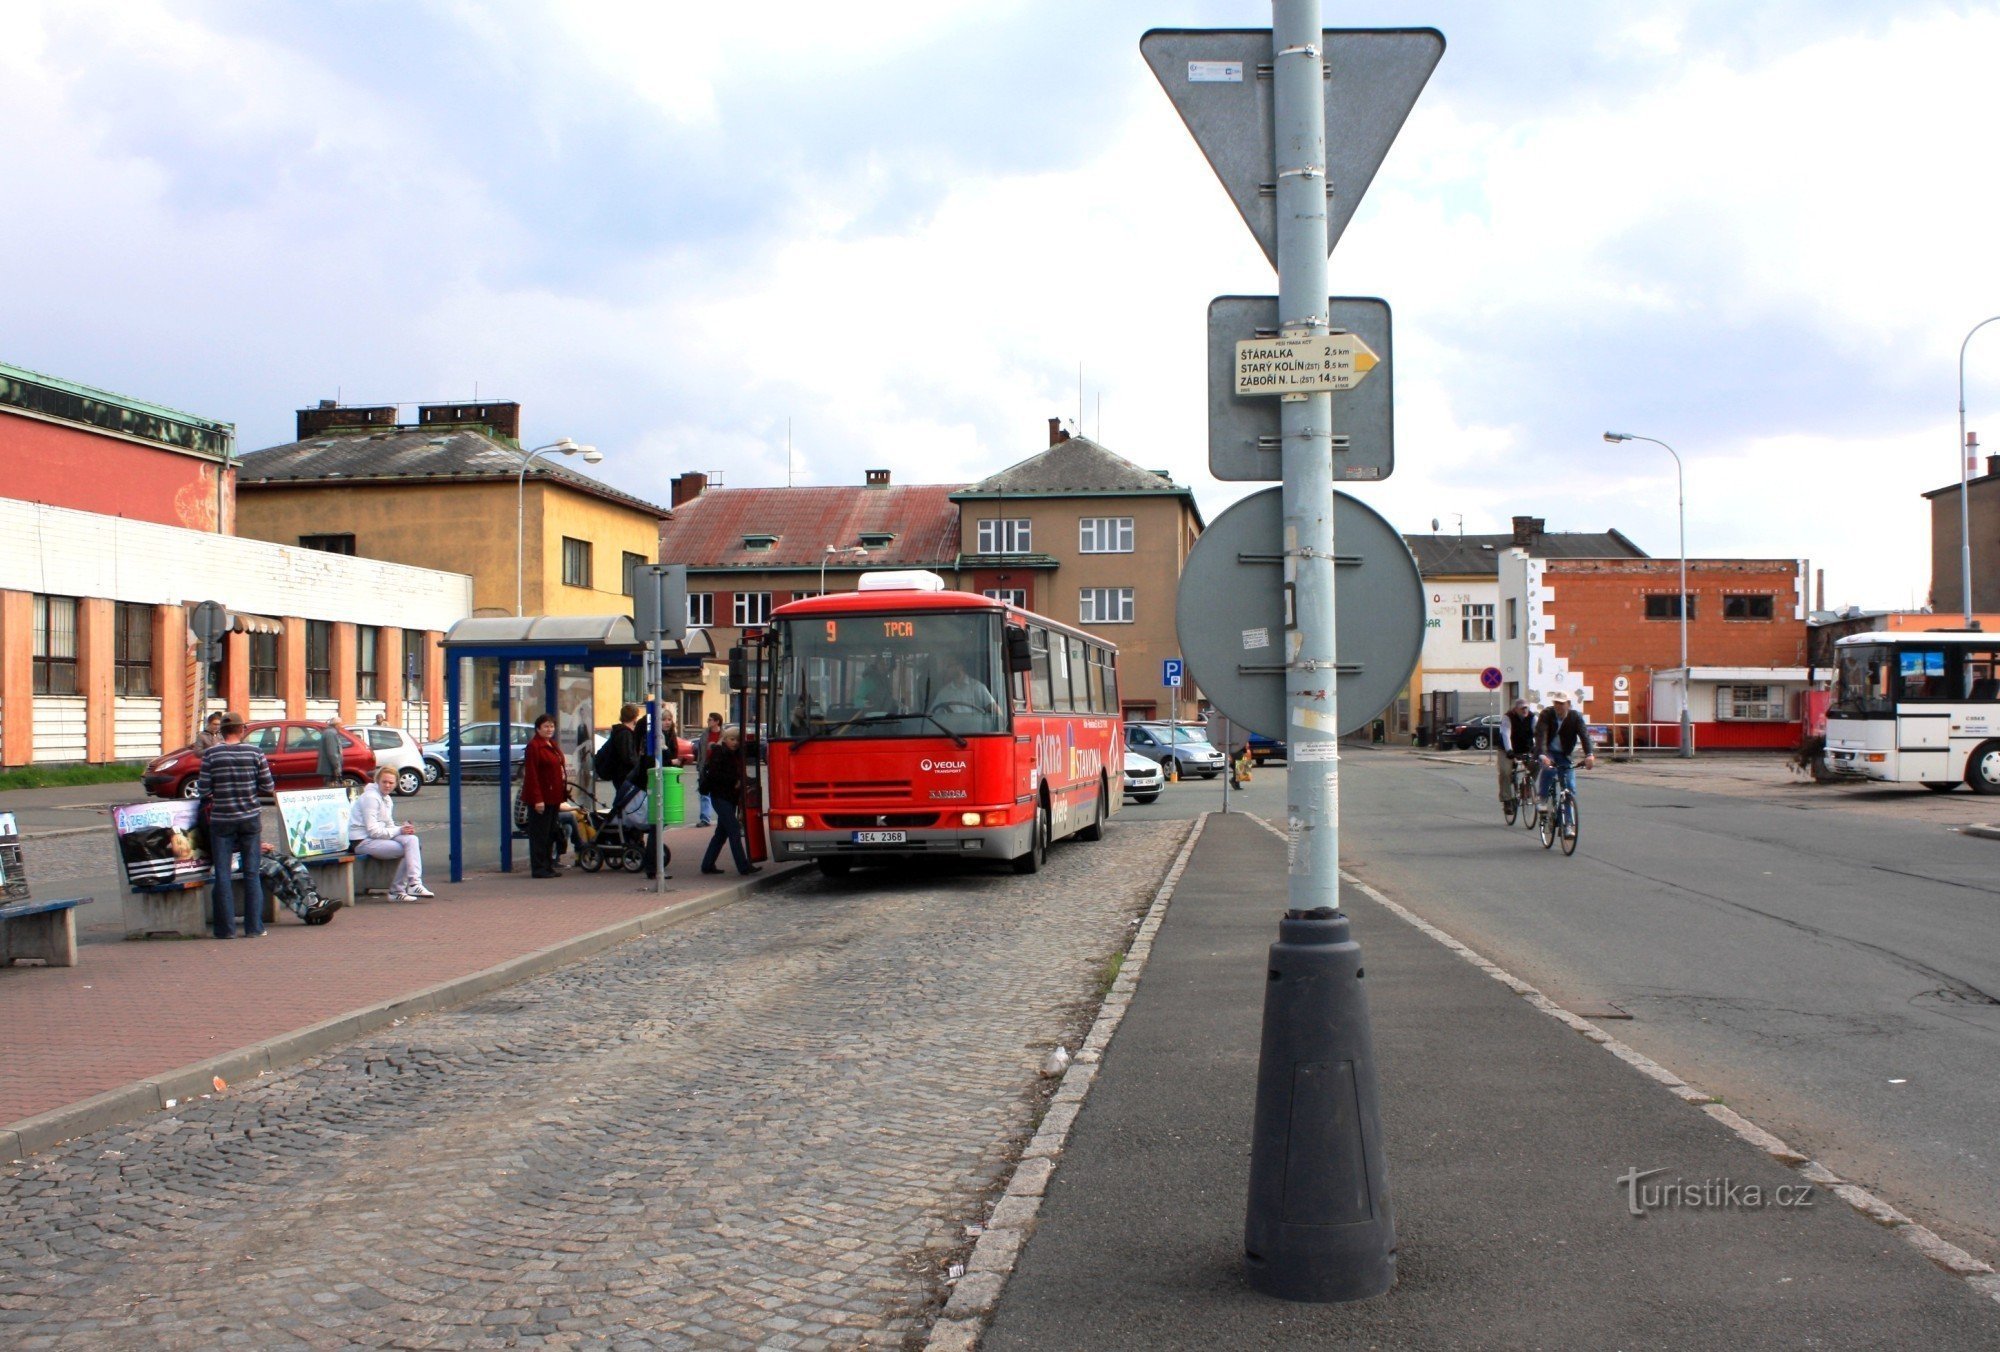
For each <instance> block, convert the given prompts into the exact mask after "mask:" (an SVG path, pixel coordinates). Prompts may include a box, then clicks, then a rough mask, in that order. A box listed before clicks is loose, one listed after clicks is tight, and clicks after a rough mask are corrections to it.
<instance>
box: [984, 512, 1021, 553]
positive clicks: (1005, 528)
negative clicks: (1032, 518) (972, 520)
mask: <svg viewBox="0 0 2000 1352" xmlns="http://www.w3.org/2000/svg"><path fill="white" fill-rule="evenodd" d="M1029 524H1030V523H1029V521H1028V519H1027V518H1026V517H1019V518H1007V519H1004V520H986V521H982V522H980V523H979V552H980V553H982V554H1025V553H1027V552H1028V551H1029V550H1031V549H1033V548H1034V532H1033V531H1032V530H1030V529H1029Z"/></svg>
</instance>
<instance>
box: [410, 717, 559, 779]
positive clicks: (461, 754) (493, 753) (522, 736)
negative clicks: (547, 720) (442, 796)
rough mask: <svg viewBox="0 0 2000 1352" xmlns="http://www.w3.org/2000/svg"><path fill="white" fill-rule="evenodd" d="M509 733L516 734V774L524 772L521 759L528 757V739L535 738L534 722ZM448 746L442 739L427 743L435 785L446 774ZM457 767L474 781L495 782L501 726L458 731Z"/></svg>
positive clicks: (481, 725) (512, 728)
mask: <svg viewBox="0 0 2000 1352" xmlns="http://www.w3.org/2000/svg"><path fill="white" fill-rule="evenodd" d="M508 731H510V732H512V733H513V734H514V736H513V742H514V750H513V752H512V753H511V754H510V755H509V756H508V761H509V763H510V766H511V768H512V769H513V772H514V773H515V774H516V775H517V776H518V775H519V774H520V773H521V757H522V756H524V755H525V754H527V747H528V739H529V738H530V737H533V736H534V735H535V725H534V724H532V723H515V724H513V725H511V726H510V727H509V729H508ZM448 747H449V744H448V743H446V742H445V741H444V740H442V739H440V740H438V741H435V742H425V743H424V764H425V767H426V771H427V777H428V778H429V779H430V780H431V782H432V783H436V782H437V781H438V780H439V779H442V778H443V777H444V776H445V775H446V774H448V773H450V771H449V769H448V768H447V766H448V762H447V760H446V753H447V751H448ZM458 764H459V769H460V771H461V772H462V773H463V774H464V775H465V776H466V777H467V778H472V779H492V778H494V777H495V776H496V775H498V774H499V772H500V725H499V724H498V723H467V724H466V725H465V726H464V727H461V728H460V729H459V730H458Z"/></svg>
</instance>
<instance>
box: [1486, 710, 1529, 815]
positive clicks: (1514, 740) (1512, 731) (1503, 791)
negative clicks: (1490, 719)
mask: <svg viewBox="0 0 2000 1352" xmlns="http://www.w3.org/2000/svg"><path fill="white" fill-rule="evenodd" d="M1493 732H1494V738H1493V748H1494V756H1495V758H1496V761H1497V769H1498V771H1499V774H1500V801H1501V802H1503V803H1511V802H1513V801H1514V762H1515V761H1517V760H1527V759H1528V758H1529V757H1531V756H1533V755H1534V754H1535V715H1534V714H1533V713H1532V712H1530V710H1529V708H1528V701H1527V700H1525V699H1518V698H1517V699H1516V700H1515V701H1514V706H1513V707H1512V708H1511V709H1509V710H1508V711H1507V712H1506V714H1505V715H1504V716H1503V717H1502V718H1501V719H1500V723H1499V726H1498V727H1496V728H1494V729H1493Z"/></svg>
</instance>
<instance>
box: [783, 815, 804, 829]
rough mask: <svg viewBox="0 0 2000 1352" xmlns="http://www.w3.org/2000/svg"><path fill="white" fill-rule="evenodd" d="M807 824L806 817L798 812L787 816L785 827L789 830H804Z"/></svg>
mask: <svg viewBox="0 0 2000 1352" xmlns="http://www.w3.org/2000/svg"><path fill="white" fill-rule="evenodd" d="M805 825H806V819H805V818H804V817H801V816H799V815H798V813H796V812H794V813H793V814H792V815H791V816H789V817H787V818H785V829H786V830H787V831H802V830H804V829H805Z"/></svg>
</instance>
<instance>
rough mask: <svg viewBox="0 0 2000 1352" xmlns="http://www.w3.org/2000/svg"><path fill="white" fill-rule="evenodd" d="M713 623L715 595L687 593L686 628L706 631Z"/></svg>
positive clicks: (712, 593) (709, 593)
mask: <svg viewBox="0 0 2000 1352" xmlns="http://www.w3.org/2000/svg"><path fill="white" fill-rule="evenodd" d="M714 623H715V593H714V592H689V593H688V628H690V629H706V628H708V627H709V626H710V625H712V624H714Z"/></svg>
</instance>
